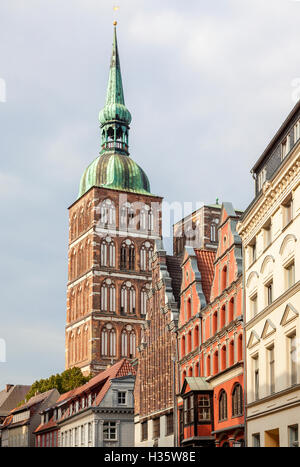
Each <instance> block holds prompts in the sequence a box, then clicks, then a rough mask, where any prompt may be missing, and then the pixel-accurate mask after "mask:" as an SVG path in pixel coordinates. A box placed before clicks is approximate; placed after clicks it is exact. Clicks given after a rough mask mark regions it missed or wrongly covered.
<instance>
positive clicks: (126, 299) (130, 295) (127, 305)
mask: <svg viewBox="0 0 300 467" xmlns="http://www.w3.org/2000/svg"><path fill="white" fill-rule="evenodd" d="M135 311H136V292H135V288H134V286H133V285H132V284H131V282H130V281H127V282H125V283H124V284H123V285H122V288H121V313H122V314H127V313H129V314H135Z"/></svg>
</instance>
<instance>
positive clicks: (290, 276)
mask: <svg viewBox="0 0 300 467" xmlns="http://www.w3.org/2000/svg"><path fill="white" fill-rule="evenodd" d="M285 282H286V288H287V289H289V288H290V287H292V286H293V285H294V284H295V262H294V261H292V262H290V263H289V264H288V265H287V266H285Z"/></svg>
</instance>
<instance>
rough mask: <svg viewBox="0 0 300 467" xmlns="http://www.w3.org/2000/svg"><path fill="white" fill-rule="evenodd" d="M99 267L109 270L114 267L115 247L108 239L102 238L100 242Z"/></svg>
mask: <svg viewBox="0 0 300 467" xmlns="http://www.w3.org/2000/svg"><path fill="white" fill-rule="evenodd" d="M100 265H101V266H104V267H111V268H114V267H115V266H116V247H115V244H114V242H113V241H112V239H111V238H110V237H106V238H104V239H103V240H102V242H101V246H100Z"/></svg>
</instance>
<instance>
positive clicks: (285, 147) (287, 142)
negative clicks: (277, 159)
mask: <svg viewBox="0 0 300 467" xmlns="http://www.w3.org/2000/svg"><path fill="white" fill-rule="evenodd" d="M290 148H291V137H290V135H288V136H287V137H286V138H285V139H284V140H283V141H282V143H281V160H283V159H284V158H285V157H286V156H287V154H288V153H289V151H290Z"/></svg>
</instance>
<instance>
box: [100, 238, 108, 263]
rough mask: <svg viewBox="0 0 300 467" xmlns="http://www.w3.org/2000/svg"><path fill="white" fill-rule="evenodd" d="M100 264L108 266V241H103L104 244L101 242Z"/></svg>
mask: <svg viewBox="0 0 300 467" xmlns="http://www.w3.org/2000/svg"><path fill="white" fill-rule="evenodd" d="M100 264H101V266H107V243H106V240H102V242H101V247H100Z"/></svg>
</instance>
